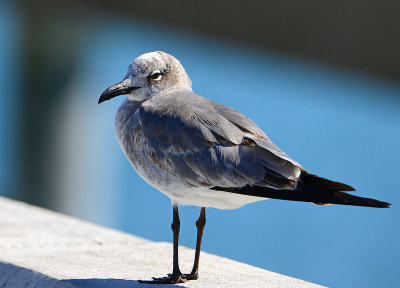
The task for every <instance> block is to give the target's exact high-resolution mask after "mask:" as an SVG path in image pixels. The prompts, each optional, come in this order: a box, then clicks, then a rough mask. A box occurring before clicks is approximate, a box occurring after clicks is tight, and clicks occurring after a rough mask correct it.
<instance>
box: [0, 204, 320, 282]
mask: <svg viewBox="0 0 400 288" xmlns="http://www.w3.org/2000/svg"><path fill="white" fill-rule="evenodd" d="M27 215H29V216H27ZM0 227H1V228H2V229H1V231H0V236H1V237H0V287H7V288H19V287H28V288H40V287H50V288H53V287H54V288H58V287H60V288H64V287H67V288H78V287H81V288H83V287H85V288H99V287H107V288H108V287H118V288H127V287H129V288H138V287H142V288H143V287H144V286H146V287H147V286H148V285H143V284H140V283H139V282H138V281H137V279H149V277H151V276H154V275H152V274H153V273H149V271H160V272H161V271H165V272H169V271H168V270H169V269H165V268H166V267H170V266H171V264H172V263H169V262H170V260H171V258H172V251H171V249H170V243H163V242H152V241H149V240H146V239H143V238H138V237H136V236H134V235H131V234H127V233H123V232H121V231H118V230H114V229H110V228H106V227H103V226H99V225H95V224H92V223H89V222H85V221H82V220H79V219H76V218H74V217H70V216H67V215H64V214H61V213H57V212H54V211H50V210H47V209H43V208H40V207H37V206H32V205H29V204H26V203H23V202H19V201H15V200H11V199H8V198H3V197H0ZM137 247H140V249H137ZM180 252H181V253H180V260H181V264H185V263H186V266H187V267H189V268H190V265H191V264H192V261H193V252H194V251H192V249H189V248H186V247H183V246H180ZM182 252H183V253H182ZM187 252H189V253H187ZM154 255H157V257H153V256H154ZM160 255H162V257H158V256H160ZM202 258H203V262H202V263H203V266H202V268H203V269H204V270H205V271H208V272H207V273H204V274H202V279H201V280H202V281H193V282H192V281H190V282H188V283H185V284H184V285H182V286H181V285H175V286H173V285H165V286H164V287H193V288H200V287H202V288H203V287H224V288H225V287H226V288H236V287H248V286H249V285H250V286H249V287H251V285H254V284H255V283H258V284H256V287H277V288H278V287H279V288H282V287H287V288H293V287H296V288H298V287H307V288H308V287H322V286H320V285H316V284H313V283H310V282H307V281H304V280H300V279H296V278H292V277H289V276H285V275H281V274H278V273H274V272H270V271H267V270H265V269H261V268H257V267H253V266H251V265H247V264H244V263H240V262H237V261H234V260H231V259H228V258H224V257H220V256H216V255H212V254H208V253H206V252H203V254H202ZM60 259H62V261H60ZM102 259H107V261H102ZM99 260H100V261H99ZM9 263H12V264H9ZM121 264H122V265H121ZM138 264H139V266H138ZM71 267H73V268H74V269H71ZM133 267H134V269H132V268H133ZM221 267H223V271H224V272H223V273H220V271H222V270H221ZM229 273H230V277H226V275H228V274H229ZM156 276H157V275H156ZM2 285H4V286H2ZM266 285H267V286H266Z"/></svg>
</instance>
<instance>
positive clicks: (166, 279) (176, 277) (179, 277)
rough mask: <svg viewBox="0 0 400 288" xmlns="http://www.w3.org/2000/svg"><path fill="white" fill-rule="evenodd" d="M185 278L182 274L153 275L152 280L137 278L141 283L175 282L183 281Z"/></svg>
mask: <svg viewBox="0 0 400 288" xmlns="http://www.w3.org/2000/svg"><path fill="white" fill-rule="evenodd" d="M186 281H187V280H186V278H185V277H184V275H182V274H178V275H173V274H168V277H160V278H157V277H153V280H139V283H142V284H177V283H185V282H186Z"/></svg>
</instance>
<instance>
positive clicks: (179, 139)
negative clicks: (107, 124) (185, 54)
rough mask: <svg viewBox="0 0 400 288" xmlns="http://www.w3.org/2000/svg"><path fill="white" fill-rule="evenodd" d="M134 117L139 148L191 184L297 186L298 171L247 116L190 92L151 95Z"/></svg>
mask: <svg viewBox="0 0 400 288" xmlns="http://www.w3.org/2000/svg"><path fill="white" fill-rule="evenodd" d="M132 118H133V119H132V120H133V122H135V124H136V128H135V129H136V131H135V133H133V134H134V135H135V136H134V137H135V139H132V142H134V143H136V145H137V146H136V149H140V150H141V151H142V152H143V153H145V154H147V155H148V156H149V158H150V159H152V161H153V162H154V163H155V164H156V165H157V166H159V167H160V168H162V169H164V170H167V171H168V172H169V173H172V174H174V175H176V176H177V177H179V178H181V179H182V180H183V181H186V182H187V183H188V185H193V186H199V185H203V186H204V187H213V186H220V187H242V186H245V185H259V186H266V187H273V188H278V189H279V188H293V187H294V186H295V184H296V181H297V179H298V177H299V175H300V171H301V166H300V165H299V164H298V163H297V162H295V161H294V160H292V159H290V158H289V157H288V156H287V155H286V154H285V153H284V152H283V151H282V150H280V149H279V148H278V147H277V146H276V145H274V144H273V143H272V142H271V141H270V140H269V139H268V138H267V136H266V135H265V134H264V132H263V131H262V130H261V129H260V128H258V127H257V125H256V124H254V123H253V122H252V121H251V120H250V119H249V118H247V117H246V116H244V115H243V114H241V113H239V112H238V111H236V110H234V109H232V108H230V107H227V106H224V105H222V104H218V103H215V102H212V101H210V100H207V99H205V98H202V97H200V96H198V95H196V94H194V93H192V92H187V93H179V94H175V95H158V96H156V97H153V98H151V99H150V100H148V101H146V102H144V103H143V104H142V106H141V107H140V108H139V109H137V110H136V112H135V114H134V115H133V117H132Z"/></svg>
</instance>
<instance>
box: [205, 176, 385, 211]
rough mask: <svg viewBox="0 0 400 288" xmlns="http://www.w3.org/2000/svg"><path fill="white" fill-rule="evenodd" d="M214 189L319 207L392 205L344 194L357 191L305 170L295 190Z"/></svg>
mask: <svg viewBox="0 0 400 288" xmlns="http://www.w3.org/2000/svg"><path fill="white" fill-rule="evenodd" d="M212 189H214V190H220V191H226V192H231V193H237V194H244V195H250V196H257V197H264V198H271V199H281V200H290V201H303V202H312V203H314V204H317V205H329V204H341V205H354V206H365V207H376V208H389V206H390V205H391V204H390V203H387V202H382V201H378V200H375V199H371V198H364V197H359V196H354V195H351V194H348V193H345V192H342V191H355V189H354V188H353V187H351V186H349V185H346V184H343V183H340V182H335V181H331V180H328V179H325V178H322V177H318V176H316V175H313V174H310V173H308V172H307V171H305V170H303V171H302V173H301V176H300V180H299V182H298V185H297V188H296V189H294V190H289V189H284V190H282V189H272V188H268V187H262V186H256V185H255V186H249V185H247V186H244V187H240V188H238V187H235V188H227V187H213V188H212Z"/></svg>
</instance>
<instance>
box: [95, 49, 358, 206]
mask: <svg viewBox="0 0 400 288" xmlns="http://www.w3.org/2000/svg"><path fill="white" fill-rule="evenodd" d="M121 94H127V95H128V99H126V100H125V101H124V102H123V103H122V105H121V106H120V108H119V110H118V113H117V116H116V120H115V129H116V134H117V138H118V141H119V144H120V146H121V148H122V150H123V151H124V153H125V155H126V156H127V158H128V159H129V161H130V162H131V164H132V166H133V167H134V168H135V169H136V171H137V172H138V173H139V174H140V175H141V176H142V177H143V178H144V179H145V180H146V181H147V182H148V183H150V184H151V185H153V186H154V187H156V188H157V189H158V190H160V191H161V192H163V193H164V194H166V195H168V196H169V197H170V198H171V199H172V201H173V202H174V203H176V204H182V205H197V206H201V207H215V208H223V209H231V208H237V207H240V206H242V205H244V204H247V203H250V202H254V201H258V200H263V199H265V198H268V197H269V196H267V195H271V193H265V194H263V193H257V194H254V193H250V192H248V191H249V187H257V189H258V190H257V191H260V188H261V190H262V189H264V188H265V189H266V190H265V191H266V192H268V191H269V190H268V189H275V190H282V191H283V190H291V191H299V193H306V192H307V191H305V190H304V189H303V190H301V189H299V188H298V185H299V183H302V182H304V181H302V180H306V181H311V182H312V183H311V184H312V185H314V186H315V185H316V186H315V189H319V188H318V187H320V188H321V189H322V190H321V189H320V190H321V191H325V190H324V189H327V190H326V191H327V192H323V193H328V194H329V193H333V192H332V191H348V190H354V189H353V188H352V187H350V186H348V185H345V184H342V183H339V182H333V181H330V180H327V179H324V178H320V177H317V176H315V175H314V176H315V177H307V176H306V175H310V174H309V173H308V172H306V171H305V170H304V169H303V168H302V167H301V166H300V164H299V163H297V162H296V161H294V160H293V159H291V158H290V157H289V156H288V155H286V154H285V153H284V152H283V151H282V150H281V149H279V147H277V146H276V145H275V144H274V143H272V142H271V140H269V139H268V137H267V136H266V134H265V133H264V132H263V131H262V130H261V129H260V128H259V127H258V126H257V125H256V124H255V123H254V122H253V121H251V120H250V119H249V118H248V117H246V116H245V115H243V114H241V113H240V112H238V111H236V110H234V109H233V108H230V107H228V106H225V105H223V104H219V103H216V102H213V101H210V100H208V99H205V98H203V97H201V96H199V95H197V94H195V93H194V92H193V91H192V88H191V81H190V79H189V77H188V76H187V74H186V72H185V70H184V68H183V67H182V65H181V64H180V62H179V61H178V60H177V59H176V58H174V57H173V56H171V55H169V54H166V53H164V52H151V53H146V54H143V55H141V56H140V57H138V58H136V59H135V60H134V61H133V62H132V63H131V65H130V66H129V67H128V72H127V74H126V76H125V79H124V80H123V81H122V82H121V83H118V84H116V85H114V86H112V87H110V88H108V89H107V90H106V91H105V92H104V93H103V95H102V97H101V98H100V100H99V102H102V101H104V100H108V99H110V98H112V97H114V96H117V95H121ZM302 173H303V174H304V175H305V176H304V177H303V178H302V177H301V174H302ZM321 183H322V184H321ZM314 186H312V187H314ZM245 187H246V189H242V188H245ZM304 187H305V186H304ZM307 187H308V186H307ZM240 189H242V190H240ZM310 189H311V188H310ZM313 189H314V188H312V189H311V190H313ZM311 190H310V191H311ZM244 191H247V192H245V193H244ZM329 191H331V192H329ZM231 192H237V193H236V194H234V193H231ZM272 194H273V195H276V194H277V193H275V192H273V193H272ZM278 195H279V193H278ZM297 196H298V195H296V197H294V198H296V199H297V198H298V197H297ZM274 197H275V198H278V199H279V196H274ZM286 198H287V197H286ZM286 198H285V199H286ZM292 198H293V197H292ZM319 198H320V197H319V196H318V197H316V199H315V201H312V202H315V203H320V200H321V199H319ZM322 198H323V199H325V198H324V197H322ZM305 199H308V200H307V201H309V199H310V198H309V197H305ZM311 199H314V198H311ZM289 200H291V199H289ZM296 201H303V200H296ZM304 201H306V200H304ZM324 201H325V200H324ZM321 203H322V204H325V202H321ZM342 204H343V203H342Z"/></svg>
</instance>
